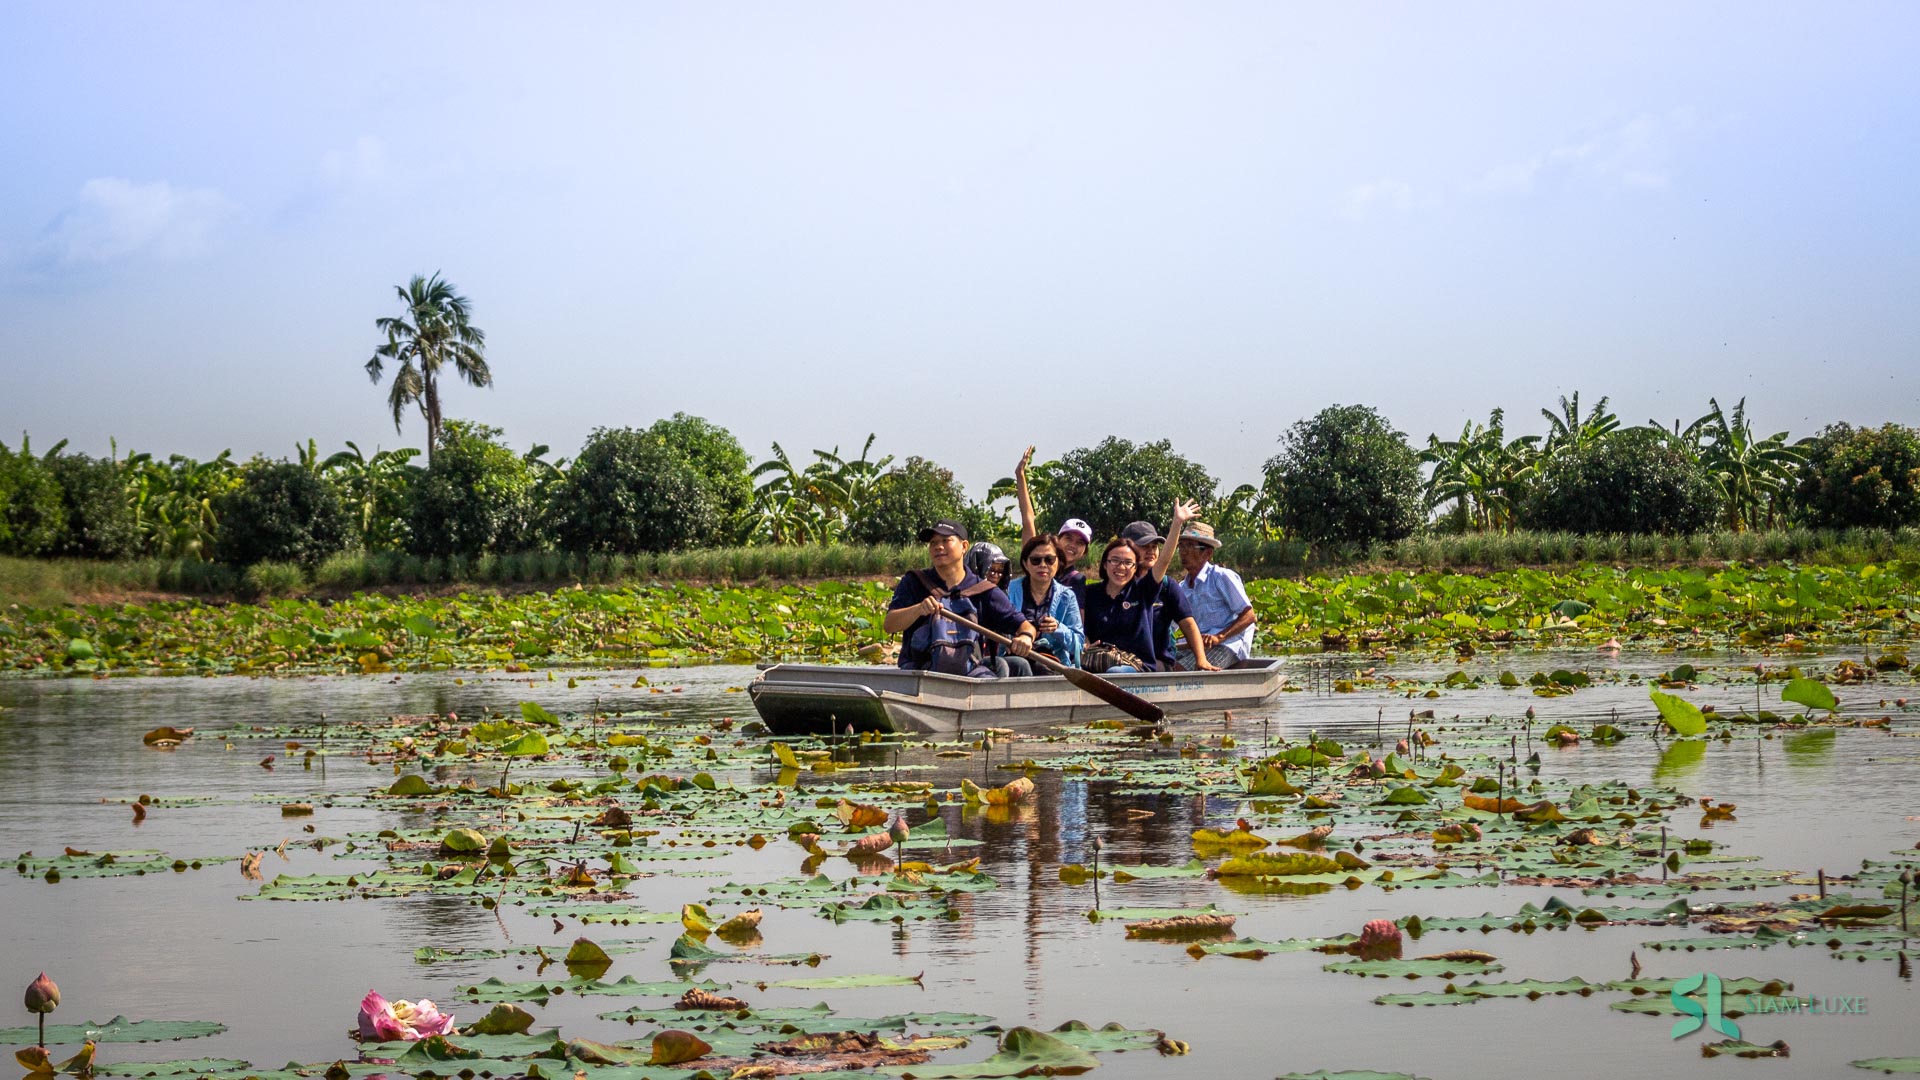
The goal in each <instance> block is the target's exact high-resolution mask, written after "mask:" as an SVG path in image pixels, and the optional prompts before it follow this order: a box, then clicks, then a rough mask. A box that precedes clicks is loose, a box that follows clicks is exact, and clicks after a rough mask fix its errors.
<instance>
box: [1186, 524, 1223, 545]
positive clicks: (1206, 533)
mask: <svg viewBox="0 0 1920 1080" xmlns="http://www.w3.org/2000/svg"><path fill="white" fill-rule="evenodd" d="M1180 539H1182V540H1191V541H1193V542H1194V543H1196V544H1205V545H1207V546H1208V547H1210V548H1217V547H1219V546H1220V539H1219V537H1216V536H1214V535H1213V526H1211V525H1208V524H1205V523H1203V522H1199V521H1190V522H1188V523H1187V527H1186V528H1185V529H1182V530H1181V531H1180Z"/></svg>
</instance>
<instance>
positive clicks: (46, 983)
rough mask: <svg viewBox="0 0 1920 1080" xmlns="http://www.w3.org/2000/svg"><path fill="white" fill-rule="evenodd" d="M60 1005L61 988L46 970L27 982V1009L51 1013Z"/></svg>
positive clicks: (34, 1011) (32, 1011) (31, 1011)
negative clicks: (48, 975) (49, 976)
mask: <svg viewBox="0 0 1920 1080" xmlns="http://www.w3.org/2000/svg"><path fill="white" fill-rule="evenodd" d="M59 1007H60V988H59V987H58V986H55V985H54V983H53V980H52V979H49V978H47V973H46V972H44V971H43V972H41V973H40V977H39V978H37V979H35V980H33V982H31V983H28V984H27V1011H28V1012H30V1013H50V1012H52V1011H53V1010H55V1009H57V1008H59Z"/></svg>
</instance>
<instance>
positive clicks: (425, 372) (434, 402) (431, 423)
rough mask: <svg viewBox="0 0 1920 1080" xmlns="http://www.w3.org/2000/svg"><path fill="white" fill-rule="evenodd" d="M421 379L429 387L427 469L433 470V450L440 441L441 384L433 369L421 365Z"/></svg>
mask: <svg viewBox="0 0 1920 1080" xmlns="http://www.w3.org/2000/svg"><path fill="white" fill-rule="evenodd" d="M421 367H422V371H421V377H422V378H423V380H424V381H425V382H426V386H427V468H429V469H431V468H433V448H434V446H435V444H437V443H438V442H439V441H440V384H439V382H438V380H436V379H435V378H434V377H433V369H432V368H429V367H426V366H425V365H424V364H423V365H421Z"/></svg>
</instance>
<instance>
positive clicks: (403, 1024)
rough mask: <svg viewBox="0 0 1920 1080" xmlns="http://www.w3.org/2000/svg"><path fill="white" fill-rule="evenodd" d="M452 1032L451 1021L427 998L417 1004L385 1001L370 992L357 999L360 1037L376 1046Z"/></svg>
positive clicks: (451, 1019)
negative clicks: (378, 1043)
mask: <svg viewBox="0 0 1920 1080" xmlns="http://www.w3.org/2000/svg"><path fill="white" fill-rule="evenodd" d="M452 1030H453V1017H451V1016H443V1015H441V1013H440V1010H439V1009H437V1008H435V1007H434V1004H433V1002H431V1001H428V1000H427V999H426V998H421V999H420V1000H419V1001H388V1000H387V999H386V998H383V997H381V996H380V994H379V992H378V991H375V990H369V991H367V996H366V997H364V998H361V999H360V1037H361V1038H363V1039H371V1040H374V1041H377V1042H391V1041H393V1040H395V1039H404V1040H406V1041H408V1042H412V1041H413V1040H415V1039H425V1038H427V1037H429V1036H432V1035H445V1034H448V1033H449V1032H451V1031H452Z"/></svg>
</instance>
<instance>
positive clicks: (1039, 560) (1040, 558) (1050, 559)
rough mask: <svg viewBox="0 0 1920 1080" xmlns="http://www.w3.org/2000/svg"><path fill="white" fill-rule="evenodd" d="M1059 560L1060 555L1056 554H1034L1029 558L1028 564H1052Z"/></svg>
mask: <svg viewBox="0 0 1920 1080" xmlns="http://www.w3.org/2000/svg"><path fill="white" fill-rule="evenodd" d="M1059 561H1060V559H1059V557H1058V556H1055V555H1034V556H1031V557H1029V558H1028V559H1027V565H1028V566H1052V565H1053V564H1054V563H1057V562H1059Z"/></svg>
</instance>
